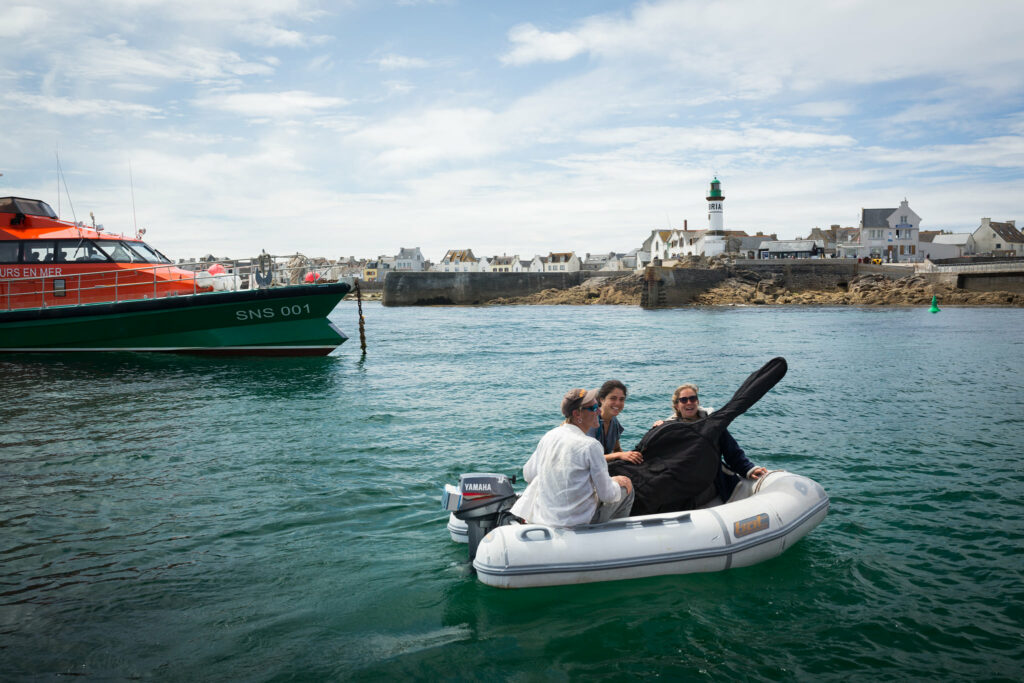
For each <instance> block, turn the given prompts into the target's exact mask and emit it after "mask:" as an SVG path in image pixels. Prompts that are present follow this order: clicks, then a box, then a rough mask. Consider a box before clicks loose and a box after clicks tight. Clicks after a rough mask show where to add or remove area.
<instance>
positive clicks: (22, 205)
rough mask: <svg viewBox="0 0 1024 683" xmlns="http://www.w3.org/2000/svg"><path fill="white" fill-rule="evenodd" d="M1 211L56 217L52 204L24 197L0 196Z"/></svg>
mask: <svg viewBox="0 0 1024 683" xmlns="http://www.w3.org/2000/svg"><path fill="white" fill-rule="evenodd" d="M0 213H23V214H25V215H26V216H46V217H47V218H56V217H57V214H55V213H54V212H53V209H51V208H50V205H49V204H47V203H46V202H44V201H40V200H38V199H22V198H21V197H0Z"/></svg>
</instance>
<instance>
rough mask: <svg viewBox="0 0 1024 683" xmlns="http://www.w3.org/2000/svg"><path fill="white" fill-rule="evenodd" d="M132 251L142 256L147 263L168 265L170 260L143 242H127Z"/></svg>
mask: <svg viewBox="0 0 1024 683" xmlns="http://www.w3.org/2000/svg"><path fill="white" fill-rule="evenodd" d="M126 244H129V245H130V246H131V248H132V249H133V250H135V251H136V252H137V253H139V254H142V258H143V260H144V261H146V262H147V263H170V262H171V260H170V259H169V258H167V257H166V256H164V255H163V254H161V253H160V252H158V251H157V250H156V249H154V248H153V247H151V246H149V245H148V244H146V243H145V242H127V243H126Z"/></svg>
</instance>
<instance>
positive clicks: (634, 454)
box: [615, 451, 644, 465]
mask: <svg viewBox="0 0 1024 683" xmlns="http://www.w3.org/2000/svg"><path fill="white" fill-rule="evenodd" d="M615 457H616V459H618V460H625V461H627V462H631V463H633V464H636V465H639V464H640V463H642V462H643V461H644V456H643V453H641V452H640V451H622V452H620V453H616V454H615Z"/></svg>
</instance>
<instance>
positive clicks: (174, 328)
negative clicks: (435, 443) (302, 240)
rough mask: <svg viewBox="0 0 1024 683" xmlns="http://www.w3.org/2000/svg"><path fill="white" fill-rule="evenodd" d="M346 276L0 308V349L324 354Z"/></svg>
mask: <svg viewBox="0 0 1024 683" xmlns="http://www.w3.org/2000/svg"><path fill="white" fill-rule="evenodd" d="M348 291H349V285H348V284H346V283H331V284H322V285H320V284H316V285H296V286H292V287H280V288H270V289H253V290H239V291H235V292H216V293H208V294H197V295H193V296H177V297H167V298H162V299H143V300H135V301H122V302H117V303H106V304H84V305H80V306H59V307H49V308H36V309H26V310H15V311H2V312H0V351H6V352H39V351H49V352H78V351H154V352H172V353H215V354H232V355H236V354H252V355H284V356H301V355H327V354H329V353H330V352H331V351H333V350H334V349H335V348H337V347H338V345H340V344H341V343H342V342H344V341H345V340H346V339H347V337H346V336H345V335H344V334H343V333H342V332H341V331H340V330H338V328H336V327H335V326H334V325H333V324H331V322H330V321H329V320H328V319H327V316H328V314H329V313H330V312H331V311H332V310H333V309H334V307H335V306H336V305H337V304H338V302H339V301H340V300H341V299H342V298H343V297H344V296H345V294H347V293H348Z"/></svg>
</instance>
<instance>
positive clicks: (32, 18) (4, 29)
mask: <svg viewBox="0 0 1024 683" xmlns="http://www.w3.org/2000/svg"><path fill="white" fill-rule="evenodd" d="M48 20H49V13H48V12H47V11H46V10H44V9H42V8H41V7H31V6H27V5H16V6H14V7H8V8H7V9H0V38H15V39H17V38H20V37H21V36H24V35H26V34H31V33H34V32H35V31H38V30H39V29H40V28H42V27H43V26H44V25H45V24H46V22H47V21H48Z"/></svg>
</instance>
